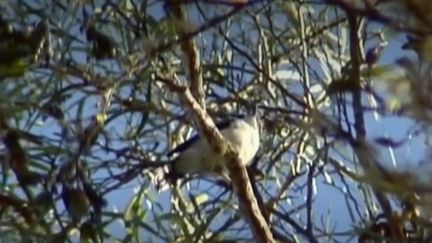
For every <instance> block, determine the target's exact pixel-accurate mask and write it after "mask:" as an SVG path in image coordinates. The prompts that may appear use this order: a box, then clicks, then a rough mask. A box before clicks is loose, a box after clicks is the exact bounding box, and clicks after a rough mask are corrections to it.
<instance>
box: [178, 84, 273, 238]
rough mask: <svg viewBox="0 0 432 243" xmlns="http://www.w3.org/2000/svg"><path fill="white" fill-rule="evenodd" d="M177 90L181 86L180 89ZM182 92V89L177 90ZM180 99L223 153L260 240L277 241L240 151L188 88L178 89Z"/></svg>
mask: <svg viewBox="0 0 432 243" xmlns="http://www.w3.org/2000/svg"><path fill="white" fill-rule="evenodd" d="M177 90H178V89H177ZM178 91H179V90H178ZM179 95H180V99H181V101H182V102H183V104H184V105H186V106H187V107H188V108H189V109H190V110H191V111H192V115H193V117H194V118H195V121H196V122H197V125H198V126H199V128H200V129H199V130H200V131H202V133H203V137H204V138H206V140H207V141H208V143H209V145H210V146H211V147H212V149H213V150H214V151H215V152H217V153H219V154H222V155H223V157H224V159H225V161H226V163H227V167H228V170H229V174H230V177H231V180H232V186H233V188H234V192H235V194H236V195H237V198H238V202H239V208H240V211H241V213H242V214H243V217H244V218H245V219H246V221H247V222H248V223H249V225H250V227H251V230H252V233H253V235H254V238H255V240H256V241H257V242H275V241H274V239H273V235H272V233H271V231H270V229H269V227H268V225H267V222H266V220H265V219H264V217H263V215H262V213H261V211H260V210H259V206H258V202H257V200H256V198H255V195H254V193H253V190H252V185H251V184H250V181H249V177H248V174H247V172H246V168H245V167H244V166H242V163H241V161H240V158H239V156H238V153H237V151H235V150H234V149H233V148H232V146H231V145H230V144H229V143H228V142H227V141H226V140H225V139H224V137H223V136H222V134H221V133H220V132H219V131H218V129H217V128H216V126H215V124H214V122H213V120H212V119H211V118H210V117H209V116H208V114H207V112H206V111H205V110H203V109H202V108H201V106H200V105H199V104H198V103H197V102H196V100H195V99H194V98H193V95H192V93H191V92H190V91H189V89H187V88H185V89H184V90H183V92H179Z"/></svg>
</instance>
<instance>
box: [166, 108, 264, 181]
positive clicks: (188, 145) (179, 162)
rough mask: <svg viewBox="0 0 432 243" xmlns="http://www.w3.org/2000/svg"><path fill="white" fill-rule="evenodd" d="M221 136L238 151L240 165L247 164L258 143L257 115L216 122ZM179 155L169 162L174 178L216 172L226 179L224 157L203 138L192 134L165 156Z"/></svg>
mask: <svg viewBox="0 0 432 243" xmlns="http://www.w3.org/2000/svg"><path fill="white" fill-rule="evenodd" d="M217 127H218V129H219V131H220V132H221V134H222V136H224V138H225V139H226V140H227V141H229V142H230V143H231V145H232V147H233V149H234V150H235V151H237V152H238V154H239V157H240V160H241V162H242V163H243V165H245V166H247V165H249V164H250V163H251V162H252V160H253V158H254V156H255V154H256V153H257V151H258V148H259V146H260V132H259V130H260V129H259V123H258V120H257V117H256V116H249V117H245V118H243V119H235V120H233V121H230V122H224V123H221V124H218V125H217ZM176 153H178V154H179V155H178V156H177V157H176V158H174V160H173V161H172V163H171V171H170V173H171V175H172V176H173V177H174V178H177V177H181V176H184V175H192V174H209V173H210V174H211V173H217V174H220V175H222V176H224V177H226V178H228V177H227V176H228V170H227V168H226V166H225V160H224V158H223V156H221V155H218V154H217V153H215V152H214V151H213V149H212V148H211V147H210V145H209V144H208V143H207V141H206V140H205V139H201V138H200V137H199V135H195V136H194V137H192V138H190V139H189V140H187V141H186V142H184V143H183V144H181V145H179V146H178V147H176V148H175V149H173V150H172V151H170V152H169V153H168V154H167V155H168V156H169V157H171V156H172V155H173V154H176Z"/></svg>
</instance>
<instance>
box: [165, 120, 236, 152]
mask: <svg viewBox="0 0 432 243" xmlns="http://www.w3.org/2000/svg"><path fill="white" fill-rule="evenodd" d="M231 122H232V121H223V122H220V123H218V124H216V127H217V128H218V129H219V130H222V129H224V128H227V127H229V126H230V125H231ZM199 139H200V136H199V134H196V135H194V136H192V137H191V138H189V139H188V140H186V141H185V142H184V143H182V144H180V145H179V146H177V147H175V148H174V149H173V150H171V151H169V152H168V153H167V156H168V157H171V156H172V155H173V154H175V153H181V152H183V151H185V150H186V149H188V148H190V147H191V146H192V145H193V144H195V143H196V142H197V141H198V140H199Z"/></svg>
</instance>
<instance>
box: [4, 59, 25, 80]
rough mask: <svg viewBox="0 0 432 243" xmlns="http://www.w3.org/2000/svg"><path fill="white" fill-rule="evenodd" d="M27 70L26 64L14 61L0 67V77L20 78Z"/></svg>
mask: <svg viewBox="0 0 432 243" xmlns="http://www.w3.org/2000/svg"><path fill="white" fill-rule="evenodd" d="M27 68H28V64H27V63H25V62H24V61H22V60H17V61H14V62H13V63H8V64H1V65H0V77H2V78H10V77H21V76H23V75H24V73H25V72H26V70H27Z"/></svg>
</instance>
